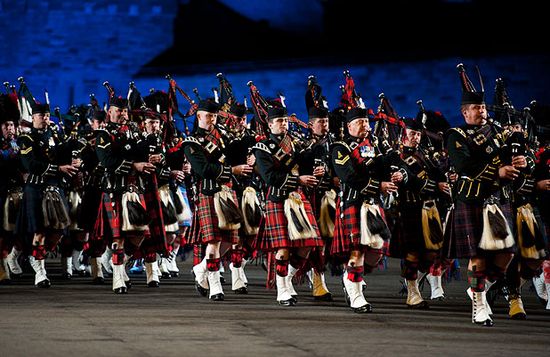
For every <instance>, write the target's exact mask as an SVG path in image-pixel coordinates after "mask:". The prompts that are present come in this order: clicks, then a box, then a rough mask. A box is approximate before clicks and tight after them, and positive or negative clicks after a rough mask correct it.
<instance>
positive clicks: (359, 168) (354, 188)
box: [331, 107, 403, 313]
mask: <svg viewBox="0 0 550 357" xmlns="http://www.w3.org/2000/svg"><path fill="white" fill-rule="evenodd" d="M346 122H347V129H348V133H349V135H348V137H347V138H346V139H345V140H344V141H337V142H335V143H334V146H333V149H332V153H331V155H332V156H331V161H332V166H333V167H334V172H335V175H336V176H337V177H338V178H339V179H340V186H341V191H340V195H339V197H338V201H337V202H336V205H337V208H336V223H335V232H334V239H333V241H332V246H331V254H333V255H335V256H338V257H339V258H340V259H341V260H342V261H343V262H344V264H345V265H346V269H345V272H344V274H343V277H342V280H343V285H344V293H345V296H346V301H347V302H348V305H349V307H350V308H351V309H352V310H353V311H354V312H356V313H368V312H372V305H371V304H370V303H369V302H367V300H366V299H365V297H364V295H363V285H364V282H363V274H364V272H365V265H366V266H367V269H368V270H371V269H372V268H373V267H376V266H377V265H378V262H379V261H380V259H381V258H382V256H383V254H385V251H386V250H387V246H388V243H389V239H390V231H389V228H388V226H387V224H386V221H385V218H384V210H383V209H382V207H381V194H382V195H384V196H387V195H389V194H391V193H393V192H396V191H397V189H398V186H397V184H398V183H399V182H400V181H401V180H403V173H402V172H395V173H392V174H391V175H392V176H391V177H390V176H389V175H388V167H387V166H388V165H387V163H386V162H385V159H384V156H383V155H382V154H381V152H380V150H379V148H378V146H377V144H376V141H375V140H373V137H372V136H371V135H369V132H370V127H369V119H368V111H367V109H364V108H361V107H354V108H351V109H350V110H349V111H348V112H347V114H346Z"/></svg>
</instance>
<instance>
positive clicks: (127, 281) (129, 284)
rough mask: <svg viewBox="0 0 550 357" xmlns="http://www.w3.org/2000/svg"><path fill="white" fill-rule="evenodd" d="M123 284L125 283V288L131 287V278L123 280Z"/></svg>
mask: <svg viewBox="0 0 550 357" xmlns="http://www.w3.org/2000/svg"><path fill="white" fill-rule="evenodd" d="M124 284H126V289H128V290H130V288H131V287H132V281H131V280H125V281H124Z"/></svg>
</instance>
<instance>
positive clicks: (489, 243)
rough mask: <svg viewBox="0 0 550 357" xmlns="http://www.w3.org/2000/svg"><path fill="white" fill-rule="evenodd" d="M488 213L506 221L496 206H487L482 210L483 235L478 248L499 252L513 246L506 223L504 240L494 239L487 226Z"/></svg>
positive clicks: (489, 227) (510, 233) (489, 226)
mask: <svg viewBox="0 0 550 357" xmlns="http://www.w3.org/2000/svg"><path fill="white" fill-rule="evenodd" d="M489 212H491V213H493V214H496V215H501V217H502V218H504V220H505V221H506V217H504V214H503V213H502V210H501V209H500V208H499V207H498V206H497V205H496V204H494V203H491V204H487V205H486V206H485V207H484V208H483V233H482V234H481V241H480V242H479V247H480V248H481V249H483V250H501V249H506V248H510V247H512V246H513V245H514V236H513V235H512V231H511V230H510V225H509V224H508V222H507V221H506V231H507V233H508V234H507V236H506V238H505V239H500V238H497V237H495V236H494V234H493V230H492V229H491V225H490V224H489Z"/></svg>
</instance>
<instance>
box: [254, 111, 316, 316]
mask: <svg viewBox="0 0 550 357" xmlns="http://www.w3.org/2000/svg"><path fill="white" fill-rule="evenodd" d="M286 116H287V113H286V109H285V108H276V107H275V108H269V112H268V120H273V119H277V118H284V117H286ZM297 145H298V140H297V139H294V138H293V137H292V135H291V134H290V133H288V132H287V133H284V134H278V135H276V134H270V135H269V137H268V138H267V139H266V140H263V141H261V142H259V143H257V144H256V145H255V146H254V147H253V148H252V152H253V153H254V156H255V157H256V164H255V166H256V169H257V172H258V174H259V175H260V176H261V178H262V179H263V181H264V182H265V184H266V186H267V196H266V209H265V210H266V212H265V219H264V221H263V223H262V227H261V228H260V232H261V233H260V234H259V235H258V239H259V241H260V244H259V248H260V249H262V250H264V251H266V252H273V251H275V250H279V249H288V250H289V251H290V250H294V252H290V262H289V260H286V259H277V261H276V269H275V270H276V274H277V276H276V284H277V293H278V294H277V295H278V296H277V301H278V302H279V303H280V304H282V305H285V306H290V305H294V304H295V303H296V300H295V297H293V295H294V296H295V295H297V294H296V292H295V290H294V288H293V286H292V278H293V276H294V275H295V274H296V273H297V272H298V270H299V269H301V268H303V267H304V265H305V263H306V259H305V257H301V256H299V255H298V253H297V252H296V249H297V248H313V247H322V246H323V241H322V239H321V236H320V233H319V228H318V226H317V222H316V219H315V215H314V213H313V209H312V207H311V204H310V202H309V200H308V199H307V198H306V196H305V194H304V192H303V190H302V187H301V185H300V183H299V179H298V177H299V175H300V174H302V172H301V169H300V167H299V165H298V162H299V155H300V149H299V148H298V147H297Z"/></svg>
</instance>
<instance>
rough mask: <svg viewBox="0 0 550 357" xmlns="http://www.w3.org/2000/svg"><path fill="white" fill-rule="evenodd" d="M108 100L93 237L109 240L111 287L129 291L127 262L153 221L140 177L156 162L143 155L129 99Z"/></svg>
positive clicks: (98, 145)
mask: <svg viewBox="0 0 550 357" xmlns="http://www.w3.org/2000/svg"><path fill="white" fill-rule="evenodd" d="M109 103H110V107H109V111H108V123H107V125H106V127H105V128H100V129H98V130H97V135H96V141H95V148H96V154H97V157H98V159H99V163H100V164H101V166H103V167H104V168H105V175H104V181H103V184H102V197H101V204H100V207H99V211H98V215H97V219H98V220H97V221H96V224H95V232H94V238H95V239H104V240H106V241H107V242H108V245H109V246H110V247H111V249H112V251H113V254H112V257H111V261H112V265H113V285H112V289H113V291H114V292H115V293H116V294H126V293H127V292H128V289H129V288H130V286H131V285H130V284H131V282H130V279H129V278H128V275H127V274H126V269H125V263H126V261H127V260H128V259H129V258H130V256H131V255H133V254H134V253H135V252H136V251H138V249H139V247H140V245H141V243H142V242H143V239H144V232H145V230H147V228H148V224H149V222H150V219H149V217H148V216H147V212H146V210H145V206H144V201H145V200H144V198H143V192H144V181H143V178H142V177H141V176H142V175H148V174H150V173H153V172H154V171H155V165H153V164H152V163H150V162H147V161H143V159H142V158H141V155H140V154H141V153H140V149H139V141H140V139H141V138H140V133H139V131H138V129H137V127H136V125H135V123H132V122H128V121H127V119H126V117H125V116H124V114H123V110H124V109H125V108H127V106H128V103H127V100H126V99H123V98H121V97H116V96H112V97H111V98H110V101H109Z"/></svg>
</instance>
